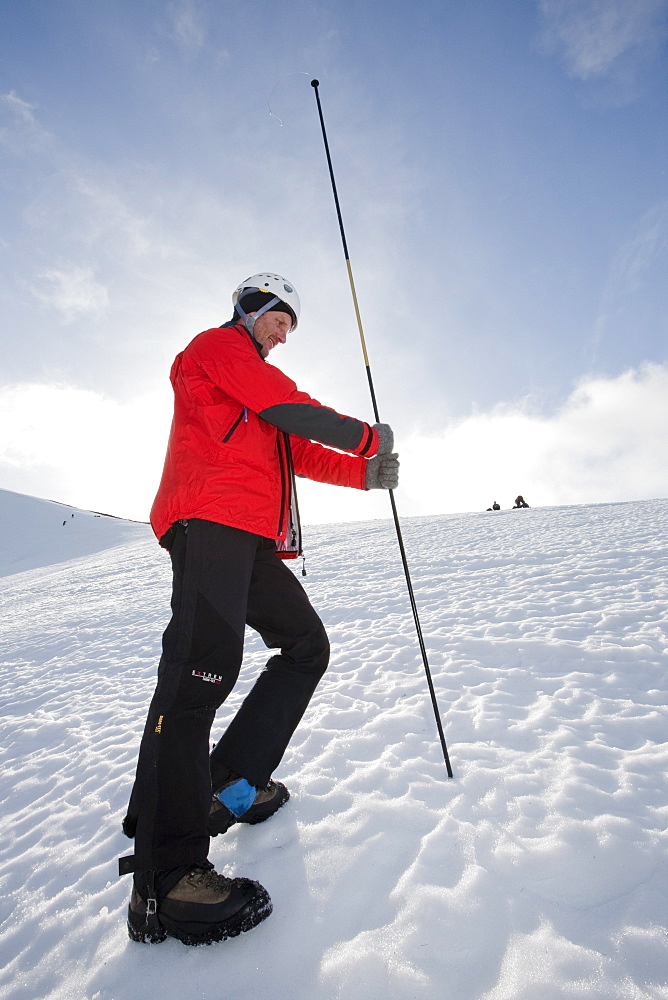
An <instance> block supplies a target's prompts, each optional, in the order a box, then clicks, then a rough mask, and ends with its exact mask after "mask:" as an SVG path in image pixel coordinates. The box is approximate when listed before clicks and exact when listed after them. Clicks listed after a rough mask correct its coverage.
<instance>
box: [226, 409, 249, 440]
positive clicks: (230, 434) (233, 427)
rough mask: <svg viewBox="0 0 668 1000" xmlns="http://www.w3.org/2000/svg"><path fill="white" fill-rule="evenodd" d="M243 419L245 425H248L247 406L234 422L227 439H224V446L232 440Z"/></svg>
mask: <svg viewBox="0 0 668 1000" xmlns="http://www.w3.org/2000/svg"><path fill="white" fill-rule="evenodd" d="M242 419H243V422H244V423H248V408H247V407H245V406H244V408H243V410H242V411H241V413H240V414H239V416H238V417H237V419H236V420H235V421H234V423H233V424H232V426H231V427H230V429H229V431H228V432H227V434H226V435H225V437H224V438H223V444H227V442H228V441H229V440H230V438H231V437H232V435H233V434H234V432H235V430H236V429H237V427H238V426H239V424H240V423H241V421H242Z"/></svg>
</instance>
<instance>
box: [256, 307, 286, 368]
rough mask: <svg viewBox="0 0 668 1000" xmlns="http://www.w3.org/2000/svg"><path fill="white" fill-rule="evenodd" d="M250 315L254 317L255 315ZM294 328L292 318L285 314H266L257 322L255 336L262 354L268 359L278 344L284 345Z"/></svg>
mask: <svg viewBox="0 0 668 1000" xmlns="http://www.w3.org/2000/svg"><path fill="white" fill-rule="evenodd" d="M249 315H251V316H254V315H255V313H250V314H249ZM291 326H292V316H290V314H289V313H284V312H274V311H272V312H266V313H262V315H261V316H260V317H259V319H257V320H256V321H255V326H254V327H253V336H254V337H255V339H256V340H257V342H258V344H259V345H260V347H261V348H262V350H261V354H262V357H263V358H266V357H267V355H268V354H269V351H270V350H271V349H272V348H273V347H276V344H284V343H285V341H286V339H287V336H288V334H289V333H290V328H291Z"/></svg>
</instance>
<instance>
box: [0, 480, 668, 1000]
mask: <svg viewBox="0 0 668 1000" xmlns="http://www.w3.org/2000/svg"><path fill="white" fill-rule="evenodd" d="M400 500H401V494H400V492H399V494H398V502H399V505H400ZM0 511H1V512H2V514H3V520H4V523H5V534H6V536H7V537H6V539H5V544H4V545H3V550H2V555H1V556H0V572H2V574H3V576H2V578H1V579H0V589H1V592H2V607H3V614H2V625H1V628H2V633H3V635H2V650H3V653H2V664H1V674H0V690H1V694H2V705H3V716H4V718H3V735H4V741H3V748H2V751H1V766H0V802H1V809H2V815H3V837H2V840H1V841H0V886H1V889H2V894H1V901H0V918H1V919H2V924H1V926H0V966H1V967H2V971H1V972H0V991H2V995H3V996H4V997H7V998H11V1000H35V998H36V997H38V998H44V1000H84V998H85V1000H135V998H137V1000H139V998H142V1000H143V998H144V997H145V996H146V994H147V991H148V992H149V993H154V994H155V993H157V994H158V995H159V996H160V997H161V998H164V1000H182V998H184V997H186V998H188V1000H190V998H193V1000H194V998H196V1000H214V998H215V1000H220V998H221V997H222V998H234V1000H250V998H259V997H269V998H271V1000H313V998H322V1000H330V998H331V1000H334V998H336V1000H352V998H355V1000H357V998H358V997H364V998H365V1000H413V998H415V1000H579V998H588V1000H641V998H643V1000H644V998H648V1000H649V998H652V1000H655V998H663V1000H665V998H666V997H668V983H667V974H668V934H667V931H666V918H667V915H668V863H667V861H666V840H667V839H668V838H667V834H666V820H667V819H668V795H667V791H668V789H667V784H668V779H667V777H666V775H667V772H668V743H667V742H666V741H667V740H668V726H667V723H666V708H665V706H666V695H667V690H666V689H667V687H668V684H667V680H666V677H667V673H668V671H667V668H668V655H667V648H668V644H667V642H666V633H667V627H666V597H667V589H668V586H667V582H666V542H665V539H666V529H667V528H668V500H654V501H645V502H641V503H618V504H604V505H597V506H578V507H560V508H559V507H553V508H549V509H534V508H532V509H530V510H522V511H510V510H506V511H500V512H497V513H487V512H481V513H475V514H461V515H449V516H440V517H432V518H414V519H410V520H406V521H405V522H403V532H404V539H405V543H406V549H407V552H408V558H409V562H410V565H411V572H412V578H413V585H414V589H415V596H416V601H417V604H418V608H419V611H420V618H421V622H422V627H423V631H424V636H425V643H426V647H427V650H428V653H429V661H430V665H431V669H432V673H433V677H434V684H435V688H436V692H437V697H438V701H439V705H440V709H441V713H442V717H443V723H444V728H445V734H446V739H447V741H448V749H449V751H450V756H451V759H452V764H453V768H454V775H455V776H454V779H452V780H449V779H448V778H447V775H446V770H445V765H444V761H443V756H442V752H441V748H440V744H439V742H438V736H437V732H436V725H435V721H434V716H433V711H432V707H431V702H430V699H429V694H428V689H427V685H426V680H425V676H424V670H423V666H422V660H421V657H420V653H419V647H418V644H417V640H416V636H415V628H414V623H413V618H412V614H411V612H410V606H409V603H408V598H407V594H406V587H405V581H404V578H403V571H402V568H401V562H400V559H399V553H398V547H397V543H396V537H395V535H394V528H393V526H392V524H391V522H390V521H371V522H366V523H357V524H352V525H351V524H346V525H344V526H332V525H325V526H322V525H321V526H319V527H317V528H309V529H307V530H306V542H307V546H308V550H307V551H308V559H307V568H308V574H309V575H308V576H307V577H306V579H305V580H304V581H303V582H304V584H305V586H306V588H307V590H308V592H309V593H310V595H311V597H312V600H313V602H314V604H315V605H316V607H317V608H318V610H319V611H320V613H321V616H322V618H323V620H324V622H325V624H326V626H327V628H328V632H329V634H330V638H331V640H332V648H333V656H332V664H331V666H330V669H329V671H328V673H327V674H326V676H325V678H324V679H323V681H322V683H321V686H320V688H319V689H318V691H317V692H316V695H315V696H314V699H313V701H312V703H311V706H310V707H309V710H308V712H307V715H306V716H305V718H304V721H303V723H302V725H301V727H300V728H299V729H298V731H297V733H296V734H295V737H294V740H293V743H292V744H291V746H290V748H289V749H288V752H287V754H286V757H285V759H284V761H283V764H282V766H281V768H280V770H279V772H278V776H279V777H280V778H281V779H282V780H284V781H285V782H286V783H287V784H288V785H289V787H290V790H291V793H292V798H291V800H290V802H289V803H288V804H287V805H286V806H285V807H284V808H283V809H282V810H281V811H280V812H279V813H277V815H276V816H275V817H273V818H272V819H271V820H270V821H268V822H267V823H265V824H262V825H259V826H255V827H247V826H246V827H242V826H237V827H234V828H232V829H231V830H230V831H229V832H228V833H227V834H226V835H225V836H224V837H218V838H216V839H215V840H213V841H212V847H211V852H210V857H211V859H212V860H213V861H214V863H215V864H216V866H217V867H218V869H219V870H222V871H224V872H225V873H226V874H240V875H246V876H251V877H253V878H257V879H259V880H260V881H261V882H262V883H263V884H264V885H266V887H267V888H268V889H269V891H270V893H271V896H272V899H273V902H274V913H273V915H272V916H271V917H270V918H269V919H268V920H267V921H265V922H264V923H263V924H262V925H260V926H259V927H258V928H256V929H254V930H252V931H250V932H249V933H247V934H245V935H242V936H241V937H240V938H236V939H234V940H231V941H228V942H224V943H221V944H217V945H213V946H211V947H209V948H186V947H184V946H183V945H181V944H180V943H179V942H177V941H173V940H169V941H167V942H165V943H163V944H160V945H154V946H152V947H147V946H142V945H138V944H135V943H132V942H130V941H129V940H128V938H127V935H126V931H125V909H126V906H127V900H128V896H129V891H130V879H129V878H123V879H119V878H118V877H117V876H116V871H117V867H116V859H117V858H118V857H119V856H121V855H123V854H127V853H131V843H130V841H128V840H127V839H125V838H124V837H123V835H122V833H121V830H120V820H121V818H122V815H123V813H124V808H125V805H126V801H127V797H128V794H129V790H130V786H131V782H132V777H133V770H134V764H135V758H136V751H137V745H138V741H139V735H140V732H141V728H142V725H143V721H144V714H145V711H146V707H147V704H148V701H149V698H150V696H151V694H152V690H153V684H154V675H155V669H156V664H157V659H158V655H159V648H160V637H161V632H162V629H163V628H164V625H165V624H166V621H167V617H168V602H169V584H170V573H169V560H168V557H167V556H166V554H165V553H164V552H163V551H162V550H161V549H160V548H159V547H158V546H157V544H156V543H155V540H154V539H153V536H152V535H151V533H150V529H149V528H148V527H147V526H145V525H142V524H137V523H130V522H124V521H118V520H115V519H110V518H105V517H95V516H94V515H92V514H90V513H87V512H83V511H78V510H73V509H72V508H65V507H62V506H60V505H58V504H52V503H49V502H47V501H39V500H35V499H34V498H29V497H21V496H17V495H16V494H8V493H5V492H2V491H0ZM72 514H74V516H72ZM63 522H65V523H63ZM299 568H300V566H298V567H295V569H296V571H297V572H298V570H299ZM19 570H20V571H19ZM300 579H301V577H300ZM264 659H265V651H264V650H263V647H262V644H261V642H260V641H259V640H258V639H257V638H256V637H253V636H252V635H251V634H249V638H248V642H247V656H246V660H247V666H246V669H245V673H244V674H243V677H242V680H241V681H240V683H239V685H238V688H237V689H236V690H235V692H234V693H233V695H232V696H231V698H230V700H229V702H228V703H227V705H226V706H224V707H223V709H221V711H220V712H219V720H218V724H217V726H218V727H217V730H216V732H219V731H220V729H222V727H223V726H224V724H225V720H226V718H228V717H229V715H230V714H231V712H232V711H234V708H235V706H236V705H237V704H238V703H239V701H240V700H241V698H242V697H243V695H244V693H245V691H246V690H247V689H248V686H249V685H250V683H251V681H252V677H253V676H254V675H255V674H256V673H257V671H258V670H259V669H261V666H262V664H263V662H264Z"/></svg>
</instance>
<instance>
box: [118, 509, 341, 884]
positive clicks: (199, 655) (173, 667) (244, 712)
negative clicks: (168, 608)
mask: <svg viewBox="0 0 668 1000" xmlns="http://www.w3.org/2000/svg"><path fill="white" fill-rule="evenodd" d="M169 534H170V537H169V539H168V540H167V543H166V544H167V547H168V548H169V552H170V556H171V559H172V567H173V593H172V618H171V621H170V623H169V625H168V626H167V629H166V630H165V633H164V636H163V652H162V657H161V659H160V665H159V668H158V683H157V686H156V689H155V694H154V695H153V699H152V701H151V705H150V707H149V711H148V718H147V720H146V727H145V730H144V735H143V737H142V742H141V746H140V750H139V761H138V764H137V775H136V779H135V784H134V788H133V790H132V795H131V798H130V805H129V807H128V814H127V816H126V817H125V820H124V823H123V829H124V830H125V832H126V833H127V834H128V836H131V837H132V836H134V838H135V855H134V857H135V862H134V865H135V870H136V871H145V870H161V869H172V868H176V867H178V866H182V865H189V864H192V863H193V862H196V861H200V860H203V859H204V858H206V857H207V855H208V851H209V838H208V835H207V833H206V823H207V817H208V814H209V808H210V805H211V794H212V790H213V791H214V792H215V791H217V790H218V789H219V788H220V787H221V786H222V784H223V783H224V781H225V780H226V778H227V776H228V775H229V773H230V772H233V773H235V774H238V775H241V776H242V777H244V778H246V780H247V781H248V782H249V783H250V784H251V785H266V784H267V782H268V781H269V778H270V777H271V774H272V772H273V771H274V769H275V768H276V767H277V765H278V764H279V762H280V760H281V758H282V756H283V754H284V752H285V748H286V747H287V745H288V742H289V741H290V737H291V736H292V734H293V732H294V731H295V729H296V727H297V725H298V723H299V721H300V719H301V717H302V715H303V714H304V711H305V710H306V706H307V705H308V703H309V701H310V698H311V695H312V694H313V691H314V690H315V688H316V685H317V683H318V681H319V680H320V678H321V677H322V675H323V673H324V672H325V670H326V668H327V663H328V660H329V642H328V640H327V635H326V633H325V630H324V627H323V625H322V622H321V621H320V619H319V618H318V616H317V614H316V613H315V611H314V610H313V608H312V606H311V603H310V601H309V599H308V597H307V596H306V593H305V592H304V589H303V588H302V586H301V584H300V583H299V581H298V580H297V578H296V577H295V576H294V574H293V573H292V571H291V570H289V569H288V568H287V566H285V565H284V564H283V563H282V562H281V560H280V559H278V558H277V556H276V554H275V545H274V542H273V541H271V540H270V539H267V538H263V537H262V536H260V535H254V534H250V533H249V532H246V531H241V530H239V529H238V528H230V527H227V526H226V525H222V524H215V523H214V522H212V521H204V520H199V519H197V520H190V521H189V522H188V524H187V527H186V526H184V525H182V524H177V525H175V526H174V528H172V529H171V532H170V533H169ZM246 624H248V625H250V626H251V628H253V629H255V630H256V631H257V632H259V634H260V635H261V636H262V639H263V640H264V642H265V644H266V645H267V646H268V647H269V648H270V649H278V650H280V652H278V653H277V654H276V655H274V656H272V657H271V658H270V659H269V660H268V662H267V664H266V667H265V668H264V670H263V671H262V673H261V674H260V675H259V677H258V679H257V681H256V683H255V685H254V686H253V688H252V689H251V691H250V692H249V694H248V696H247V698H246V699H245V700H244V702H243V704H242V705H241V707H240V709H239V711H238V712H237V714H236V715H235V717H234V718H233V719H232V721H231V723H230V724H229V726H228V728H227V730H226V732H225V733H224V734H223V737H222V739H221V740H220V741H219V742H218V744H217V745H216V747H215V748H214V750H213V752H212V753H211V755H210V756H209V739H210V731H211V725H212V723H213V719H214V716H215V713H216V709H217V708H218V707H219V706H220V705H222V703H223V702H224V701H225V699H226V698H227V696H228V694H229V693H230V691H231V690H232V688H233V687H234V684H235V682H236V680H237V677H238V675H239V670H240V667H241V661H242V655H243V640H244V626H245V625H246Z"/></svg>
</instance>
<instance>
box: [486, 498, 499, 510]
mask: <svg viewBox="0 0 668 1000" xmlns="http://www.w3.org/2000/svg"><path fill="white" fill-rule="evenodd" d="M487 510H501V504H500V503H497V502H496V500H495V501H494V503H493V504H492V506H491V507H488V508H487Z"/></svg>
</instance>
